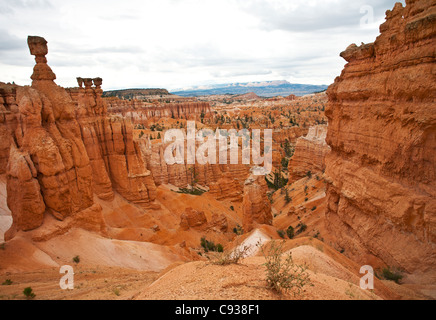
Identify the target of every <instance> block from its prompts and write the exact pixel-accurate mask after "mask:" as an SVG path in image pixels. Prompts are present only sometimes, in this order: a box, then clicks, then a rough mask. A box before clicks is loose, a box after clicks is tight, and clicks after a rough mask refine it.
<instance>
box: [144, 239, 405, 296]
mask: <svg viewBox="0 0 436 320" xmlns="http://www.w3.org/2000/svg"><path fill="white" fill-rule="evenodd" d="M260 234H261V232H260V231H259V230H255V231H254V232H253V234H252V235H253V236H251V237H250V236H249V237H247V239H246V240H247V241H251V240H253V239H255V238H257V237H258V236H259V235H260ZM287 246H288V247H293V246H295V247H294V248H293V249H291V250H289V251H290V252H291V253H292V256H293V259H294V262H295V263H297V264H300V265H306V266H307V268H308V270H307V272H308V273H309V275H310V279H311V282H312V284H313V286H306V287H305V292H303V293H302V294H301V295H300V296H298V297H294V296H293V295H291V294H286V295H284V296H280V295H278V294H277V293H275V292H273V291H271V290H269V289H268V288H267V287H266V281H265V268H264V266H263V263H264V262H265V259H264V257H263V256H261V255H257V256H254V257H249V258H246V259H244V260H243V261H242V263H241V264H237V265H236V264H232V265H227V266H219V265H215V264H213V263H211V262H190V263H186V264H183V265H181V266H177V267H175V268H174V269H172V270H170V271H168V272H166V273H165V274H164V275H163V276H162V277H160V278H159V279H158V280H157V281H156V282H154V283H153V284H152V285H151V286H149V287H148V288H144V290H143V291H142V292H141V293H140V294H139V295H138V296H137V297H136V298H137V299H188V300H197V299H218V300H221V299H223V300H227V299H228V300H233V299H247V300H251V299H267V300H268V299H315V300H318V299H319V300H321V299H335V300H355V299H358V300H361V299H363V300H368V299H382V298H383V299H394V298H399V296H398V295H396V294H395V293H393V292H392V291H391V290H390V289H389V288H387V287H386V286H385V285H384V284H383V283H382V282H381V281H378V280H376V288H375V289H376V290H375V291H374V292H371V291H365V290H362V289H360V287H359V281H360V277H359V275H358V272H359V269H360V267H359V266H357V265H355V264H354V263H353V262H352V261H350V260H348V258H346V257H345V256H342V257H341V259H338V261H337V260H335V259H334V258H333V257H332V256H336V254H335V253H333V252H334V250H333V249H331V248H327V246H326V245H324V244H323V243H322V242H319V241H317V240H316V239H312V240H310V239H307V238H306V239H300V240H299V241H295V240H294V241H287V242H286V245H285V246H284V248H286V247H287ZM285 250H286V249H285ZM324 251H327V253H326V252H324ZM337 254H338V255H340V253H337ZM336 257H337V256H336Z"/></svg>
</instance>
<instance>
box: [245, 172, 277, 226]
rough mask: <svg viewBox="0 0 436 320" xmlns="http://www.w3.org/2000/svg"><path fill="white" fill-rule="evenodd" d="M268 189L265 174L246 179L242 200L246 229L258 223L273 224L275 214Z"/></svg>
mask: <svg viewBox="0 0 436 320" xmlns="http://www.w3.org/2000/svg"><path fill="white" fill-rule="evenodd" d="M267 191H268V186H267V184H266V181H265V176H255V175H251V176H250V177H249V178H248V179H247V180H246V181H245V185H244V198H243V200H242V212H243V213H242V224H243V228H244V230H245V231H251V230H253V229H254V228H255V226H256V225H257V224H268V225H272V221H273V216H272V213H271V203H270V202H269V200H268V197H267V194H266V193H267Z"/></svg>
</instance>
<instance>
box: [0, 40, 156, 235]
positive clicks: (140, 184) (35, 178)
mask: <svg viewBox="0 0 436 320" xmlns="http://www.w3.org/2000/svg"><path fill="white" fill-rule="evenodd" d="M28 44H29V48H30V52H31V54H33V55H35V56H36V62H37V64H36V66H35V68H34V72H33V75H32V80H33V82H32V87H19V86H15V85H4V84H1V85H0V97H1V100H0V101H1V108H0V109H1V111H2V113H1V117H0V120H1V121H0V134H1V136H2V139H1V141H2V143H1V144H0V165H1V169H0V170H1V173H3V172H6V173H7V190H8V192H7V198H8V206H9V207H10V209H11V213H12V216H13V225H12V227H11V229H10V230H9V231H8V233H7V234H6V238H7V239H10V238H12V237H13V236H14V234H15V233H16V232H17V231H20V230H23V231H28V230H33V229H35V228H38V227H40V226H41V225H42V223H43V221H44V213H45V212H47V213H51V214H52V215H53V216H54V217H56V219H58V220H65V219H67V218H68V217H72V219H73V220H74V221H73V222H69V223H68V225H70V226H77V225H83V226H86V228H87V229H88V230H99V231H102V230H103V229H102V226H101V221H102V220H101V208H100V207H99V206H95V205H94V201H93V194H94V193H96V194H97V195H98V196H99V197H100V198H102V199H105V200H111V199H112V198H113V195H114V193H113V190H116V191H117V192H118V193H120V194H121V195H122V196H123V197H125V198H126V199H127V200H129V201H132V202H134V203H137V204H140V205H145V206H150V205H151V202H153V200H154V199H155V197H156V186H155V184H154V181H153V178H152V176H151V172H150V171H149V170H147V164H146V162H145V161H144V159H143V157H142V153H141V150H140V147H139V145H138V143H137V142H136V141H133V135H132V130H133V127H132V124H131V123H130V122H128V121H125V120H121V119H116V118H114V119H111V118H110V117H108V115H107V107H106V104H105V103H104V101H103V100H102V98H101V94H102V90H101V84H102V80H101V78H95V79H81V78H78V82H79V86H80V87H79V88H74V89H69V90H68V91H67V90H65V89H63V88H62V87H59V86H57V85H56V84H55V83H54V81H53V80H54V79H55V78H56V76H55V75H54V73H53V72H52V71H51V69H50V67H49V66H48V65H47V60H46V58H45V55H46V54H47V51H48V50H47V42H46V41H45V40H44V39H43V38H40V37H29V39H28ZM83 84H84V88H83ZM93 84H94V85H95V87H92V85H93ZM6 154H7V156H6ZM6 159H7V161H6ZM6 163H7V165H5V164H6ZM99 208H100V209H99ZM86 210H88V211H86ZM91 211H92V212H93V214H92V215H89V217H90V218H89V219H88V220H89V221H85V220H86V214H85V215H83V214H82V213H83V212H91ZM94 212H97V215H96V214H94ZM98 212H100V213H98ZM99 215H100V217H99ZM91 216H92V217H91ZM70 220H71V219H70ZM76 220H77V221H76ZM94 222H95V223H98V226H95V228H93V227H91V226H90V225H92V224H93V223H94Z"/></svg>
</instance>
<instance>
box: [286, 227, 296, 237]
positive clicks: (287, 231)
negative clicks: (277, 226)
mask: <svg viewBox="0 0 436 320" xmlns="http://www.w3.org/2000/svg"><path fill="white" fill-rule="evenodd" d="M286 234H287V235H288V238H289V239H293V238H294V236H295V232H294V227H293V226H289V227H288V229H287V230H286Z"/></svg>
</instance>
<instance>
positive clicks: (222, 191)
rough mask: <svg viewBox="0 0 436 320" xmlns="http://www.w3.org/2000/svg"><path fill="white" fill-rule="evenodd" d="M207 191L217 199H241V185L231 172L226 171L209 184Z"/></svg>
mask: <svg viewBox="0 0 436 320" xmlns="http://www.w3.org/2000/svg"><path fill="white" fill-rule="evenodd" d="M209 192H210V194H212V195H213V196H214V197H215V199H217V200H230V201H236V202H240V201H242V195H243V187H242V184H241V183H239V181H238V180H237V179H234V178H233V176H232V174H230V173H226V174H225V175H224V176H223V177H222V178H220V179H218V181H217V182H213V183H211V184H210V185H209Z"/></svg>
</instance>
